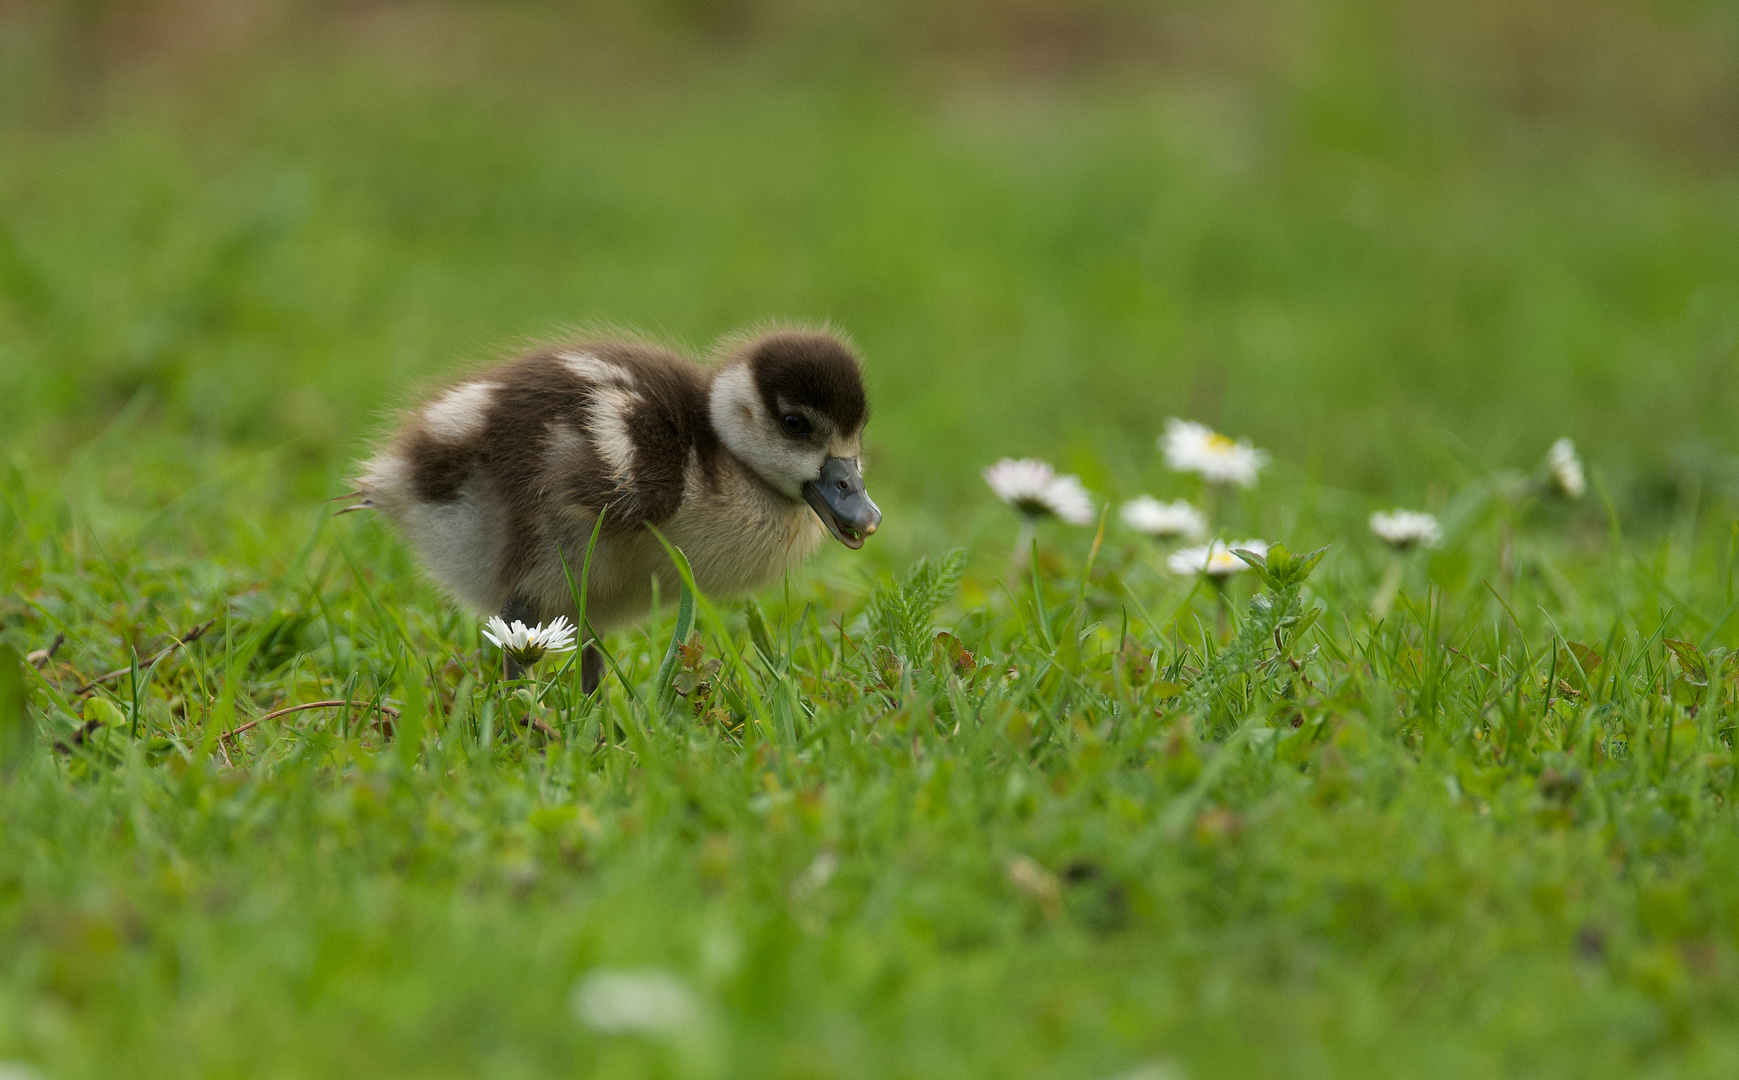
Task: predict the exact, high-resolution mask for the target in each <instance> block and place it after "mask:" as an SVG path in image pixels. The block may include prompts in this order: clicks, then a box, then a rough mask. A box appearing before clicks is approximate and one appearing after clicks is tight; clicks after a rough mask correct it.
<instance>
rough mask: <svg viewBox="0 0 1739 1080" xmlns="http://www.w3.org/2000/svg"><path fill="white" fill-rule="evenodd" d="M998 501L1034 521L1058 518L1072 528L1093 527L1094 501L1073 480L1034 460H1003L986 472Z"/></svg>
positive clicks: (1076, 480)
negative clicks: (1047, 517)
mask: <svg viewBox="0 0 1739 1080" xmlns="http://www.w3.org/2000/svg"><path fill="white" fill-rule="evenodd" d="M984 482H985V483H986V484H989V485H990V490H991V491H994V492H995V493H996V497H997V498H999V499H1001V500H1002V501H1003V502H1005V503H1007V504H1008V505H1010V506H1012V507H1014V508H1015V509H1016V510H1017V511H1019V512H1020V513H1021V514H1022V515H1023V516H1025V517H1026V518H1028V519H1030V520H1037V519H1038V518H1041V517H1046V516H1050V515H1054V516H1056V517H1059V518H1062V519H1063V520H1064V521H1066V522H1068V523H1069V524H1071V525H1091V524H1092V523H1093V497H1092V496H1091V495H1089V494H1088V493H1087V489H1086V488H1084V487H1082V486H1081V481H1080V480H1079V479H1077V478H1076V477H1073V476H1058V475H1057V474H1056V472H1055V471H1054V470H1052V468H1051V467H1050V466H1049V465H1047V464H1045V463H1044V462H1042V461H1038V460H1036V459H1034V458H1023V459H1021V460H1018V461H1017V460H1015V459H1014V458H1003V459H1002V460H1001V461H999V462H997V463H996V464H995V465H992V466H991V467H990V468H988V469H985V470H984Z"/></svg>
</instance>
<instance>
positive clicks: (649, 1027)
mask: <svg viewBox="0 0 1739 1080" xmlns="http://www.w3.org/2000/svg"><path fill="white" fill-rule="evenodd" d="M568 1004H569V1007H570V1008H572V1009H573V1012H574V1015H575V1016H576V1017H577V1018H578V1019H579V1020H581V1021H582V1022H583V1023H585V1024H586V1025H587V1026H589V1027H591V1028H593V1029H594V1030H596V1031H602V1032H608V1033H612V1034H641V1035H676V1034H681V1033H682V1032H684V1031H687V1030H690V1029H692V1028H694V1027H695V1026H696V1025H697V1024H698V1023H699V1021H700V1019H701V1006H700V1002H699V1001H697V1000H696V999H695V996H694V994H693V993H692V992H691V991H690V990H689V988H688V987H687V986H686V985H684V984H683V982H682V980H681V979H678V978H677V977H676V976H675V975H672V974H671V973H670V972H668V971H661V970H659V969H657V968H642V969H639V970H623V971H611V970H601V971H592V972H588V973H587V974H586V975H585V976H584V977H583V978H581V979H580V980H579V981H578V982H576V983H575V984H574V989H573V993H572V994H571V995H570V996H569V999H568Z"/></svg>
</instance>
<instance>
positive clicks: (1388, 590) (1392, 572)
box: [1371, 554, 1406, 621]
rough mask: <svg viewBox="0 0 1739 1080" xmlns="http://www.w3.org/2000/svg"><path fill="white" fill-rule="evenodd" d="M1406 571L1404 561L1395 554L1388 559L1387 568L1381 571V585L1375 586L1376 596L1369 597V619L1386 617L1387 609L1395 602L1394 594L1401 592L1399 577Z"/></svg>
mask: <svg viewBox="0 0 1739 1080" xmlns="http://www.w3.org/2000/svg"><path fill="white" fill-rule="evenodd" d="M1405 571H1406V560H1405V558H1404V557H1403V556H1401V555H1399V554H1396V555H1393V556H1391V557H1390V559H1389V568H1388V569H1387V570H1385V571H1383V581H1382V584H1380V585H1378V586H1377V591H1376V594H1375V595H1373V596H1372V597H1371V618H1372V619H1375V620H1379V621H1380V620H1382V619H1385V618H1387V617H1388V615H1389V608H1390V606H1391V605H1393V604H1394V602H1395V594H1396V593H1398V592H1400V591H1401V575H1402V574H1403V573H1404V572H1405Z"/></svg>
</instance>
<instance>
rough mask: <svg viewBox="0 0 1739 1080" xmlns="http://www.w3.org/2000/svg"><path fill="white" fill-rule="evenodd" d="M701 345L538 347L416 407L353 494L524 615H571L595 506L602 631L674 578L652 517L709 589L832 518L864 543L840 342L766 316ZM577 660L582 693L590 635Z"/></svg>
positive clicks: (434, 569)
mask: <svg viewBox="0 0 1739 1080" xmlns="http://www.w3.org/2000/svg"><path fill="white" fill-rule="evenodd" d="M714 356H715V362H714V363H712V364H711V365H710V366H702V365H701V364H699V363H696V362H695V361H693V360H691V359H689V358H687V357H685V356H682V355H679V354H678V353H676V352H675V351H673V350H671V349H669V348H666V347H664V346H661V345H658V344H655V343H652V342H649V341H642V340H635V339H615V340H583V341H577V342H571V343H567V344H559V345H550V346H544V347H539V348H535V349H533V350H531V351H530V352H528V353H526V354H524V355H522V356H520V357H519V358H518V359H514V360H511V361H508V362H507V363H504V364H502V365H500V366H498V367H495V368H493V369H490V370H487V371H484V372H482V373H480V374H475V375H471V376H469V377H467V378H465V379H463V380H461V381H459V382H457V383H454V384H451V385H450V386H448V387H447V388H446V389H444V390H442V391H440V392H439V393H437V394H435V395H434V396H433V397H432V399H430V400H429V401H427V402H426V403H424V404H423V405H422V406H421V407H419V408H417V409H416V410H414V411H413V412H411V413H410V414H409V415H408V416H407V417H406V419H405V420H404V422H403V424H402V425H401V426H400V428H399V429H398V431H397V432H396V434H394V435H393V436H392V437H391V438H390V439H389V440H388V441H387V442H386V443H385V444H384V446H382V447H381V449H380V450H379V451H378V452H377V453H376V454H375V456H374V457H373V458H372V459H371V460H369V461H367V462H365V463H364V464H363V466H362V476H361V477H360V479H359V480H358V482H357V483H358V490H357V491H356V492H355V493H353V497H354V498H355V499H357V500H359V501H358V502H357V503H356V504H355V505H354V506H353V507H351V509H362V508H365V507H372V508H375V509H378V510H379V511H381V512H382V513H383V514H385V515H386V517H387V518H388V519H390V520H391V521H392V522H393V523H394V524H395V525H396V526H397V527H398V529H399V530H400V532H401V533H402V534H403V536H404V537H405V538H406V539H407V540H408V541H409V543H410V545H411V547H412V548H414V549H415V551H416V553H417V555H418V557H419V559H420V561H421V563H422V565H423V567H424V568H425V569H426V570H427V572H428V573H429V574H430V576H432V577H433V578H434V579H435V580H436V581H437V582H439V583H440V584H441V585H442V586H443V587H444V588H445V589H446V590H447V591H448V592H449V593H450V594H451V595H452V596H453V597H454V598H455V599H456V600H458V601H459V602H460V603H462V604H464V605H465V606H467V607H469V608H471V609H472V610H474V611H475V612H477V613H478V614H479V615H492V614H499V615H500V616H501V617H502V618H503V619H505V620H507V621H508V622H509V623H511V622H513V621H514V620H516V619H518V620H523V621H525V622H526V623H528V624H529V623H539V622H544V621H546V620H549V619H554V618H556V617H557V616H563V615H565V616H566V617H568V618H569V619H573V620H576V621H577V620H578V618H579V612H578V611H577V610H576V605H575V604H574V593H573V590H572V589H571V588H570V585H569V574H570V573H571V574H572V577H573V579H574V580H575V581H576V582H577V581H578V579H579V577H580V569H581V566H582V564H583V563H584V561H585V558H586V549H587V546H588V544H589V543H590V541H591V538H592V534H593V527H594V525H596V524H597V521H598V517H599V515H600V514H602V515H603V519H604V520H603V525H602V526H601V528H600V529H599V531H598V539H597V544H596V547H595V549H594V550H593V552H592V561H591V572H590V575H589V579H588V583H587V595H586V619H587V621H588V622H589V623H590V624H591V626H592V627H593V628H595V629H596V630H597V632H599V633H602V632H604V631H605V630H608V629H611V628H614V627H618V626H622V625H624V624H627V623H631V622H633V621H636V620H638V619H640V618H642V617H644V616H645V615H646V614H647V613H648V612H649V610H650V609H651V606H652V597H653V591H652V582H653V579H655V578H656V579H657V581H658V584H659V588H660V589H661V590H662V592H663V595H665V596H670V595H674V594H675V592H676V590H677V588H678V576H677V573H676V569H675V567H674V566H673V565H672V563H671V561H670V557H669V556H668V555H667V554H666V553H665V551H664V548H663V546H662V545H660V544H659V542H658V540H657V538H656V537H655V536H653V534H652V532H651V531H650V530H649V529H648V528H647V526H648V525H651V526H655V527H656V528H657V529H658V531H659V532H661V533H662V534H663V535H664V536H665V538H666V539H668V540H669V541H670V542H671V543H672V544H674V545H675V546H677V547H679V548H681V549H682V551H683V553H684V554H685V555H686V556H687V557H688V560H689V564H690V566H691V567H692V569H693V573H694V577H695V583H696V584H697V585H698V586H699V587H700V589H701V590H702V591H703V592H705V593H707V594H709V595H714V594H716V595H732V594H741V593H744V592H748V591H751V590H753V589H755V588H758V587H759V586H761V585H764V584H766V583H767V582H770V581H772V580H775V579H776V578H778V577H779V576H780V575H781V574H783V573H784V572H785V571H786V570H787V569H788V568H790V567H793V566H796V565H797V564H799V563H801V562H802V561H803V560H805V559H807V558H808V557H809V556H811V555H813V554H814V553H815V552H816V551H817V550H818V549H819V548H820V547H821V545H822V544H823V543H824V542H825V541H826V539H827V537H828V536H830V535H831V536H832V537H833V538H834V539H835V540H838V541H839V542H840V543H842V544H844V545H845V546H846V547H848V548H852V549H857V548H861V547H862V546H863V543H864V539H865V537H867V536H869V535H870V534H872V533H874V532H875V531H876V529H877V528H878V527H880V525H881V520H882V515H881V510H880V509H879V508H878V507H877V506H876V504H875V501H874V500H873V499H871V498H870V496H869V493H868V492H867V491H866V490H865V488H864V482H863V469H862V465H861V460H860V459H861V453H862V445H863V429H864V424H865V422H866V421H867V420H868V419H869V403H868V399H867V396H866V394H865V392H864V385H863V374H862V368H861V365H860V362H859V360H858V358H857V355H856V354H855V353H854V352H853V350H852V349H851V347H850V346H848V345H847V344H846V343H845V342H844V341H842V340H840V339H839V338H838V337H836V336H835V335H833V334H831V333H825V332H819V331H811V330H777V331H773V332H770V333H762V334H759V335H756V336H741V337H737V338H734V339H727V340H726V341H725V342H723V343H721V345H720V346H718V347H715V349H714ZM564 561H565V563H566V568H565V569H564V565H563V564H564ZM582 629H583V628H582ZM581 673H582V675H581V681H582V686H583V688H584V689H585V691H586V692H587V693H590V692H591V691H593V690H594V689H596V688H597V686H598V683H599V681H600V679H601V678H602V675H603V661H602V656H601V655H600V654H599V652H598V650H597V649H596V648H595V647H594V646H593V643H592V642H591V641H589V640H588V641H587V643H586V646H585V652H584V653H583V655H582V661H581ZM509 674H517V670H516V669H515V667H514V666H513V665H512V663H511V661H509Z"/></svg>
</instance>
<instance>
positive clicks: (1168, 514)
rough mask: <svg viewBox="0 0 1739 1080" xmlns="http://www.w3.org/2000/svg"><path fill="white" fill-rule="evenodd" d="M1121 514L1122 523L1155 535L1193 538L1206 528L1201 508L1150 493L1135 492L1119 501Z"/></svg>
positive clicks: (1202, 532)
mask: <svg viewBox="0 0 1739 1080" xmlns="http://www.w3.org/2000/svg"><path fill="white" fill-rule="evenodd" d="M1122 516H1123V524H1125V525H1127V526H1129V527H1130V528H1131V529H1134V530H1135V531H1136V532H1140V533H1146V534H1147V535H1149V536H1152V537H1155V538H1158V539H1165V538H1168V537H1173V536H1187V537H1190V538H1192V539H1194V538H1196V537H1199V536H1201V535H1203V534H1204V533H1206V532H1207V531H1208V522H1207V519H1206V518H1204V517H1202V512H1201V511H1200V510H1197V509H1196V508H1195V507H1193V506H1191V505H1190V504H1189V503H1187V502H1184V501H1183V500H1182V499H1179V500H1178V501H1176V502H1168V503H1164V502H1160V501H1159V500H1158V499H1156V498H1154V497H1153V496H1151V495H1137V496H1136V497H1135V498H1133V499H1130V500H1129V501H1128V502H1126V503H1124V504H1123V510H1122Z"/></svg>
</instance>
